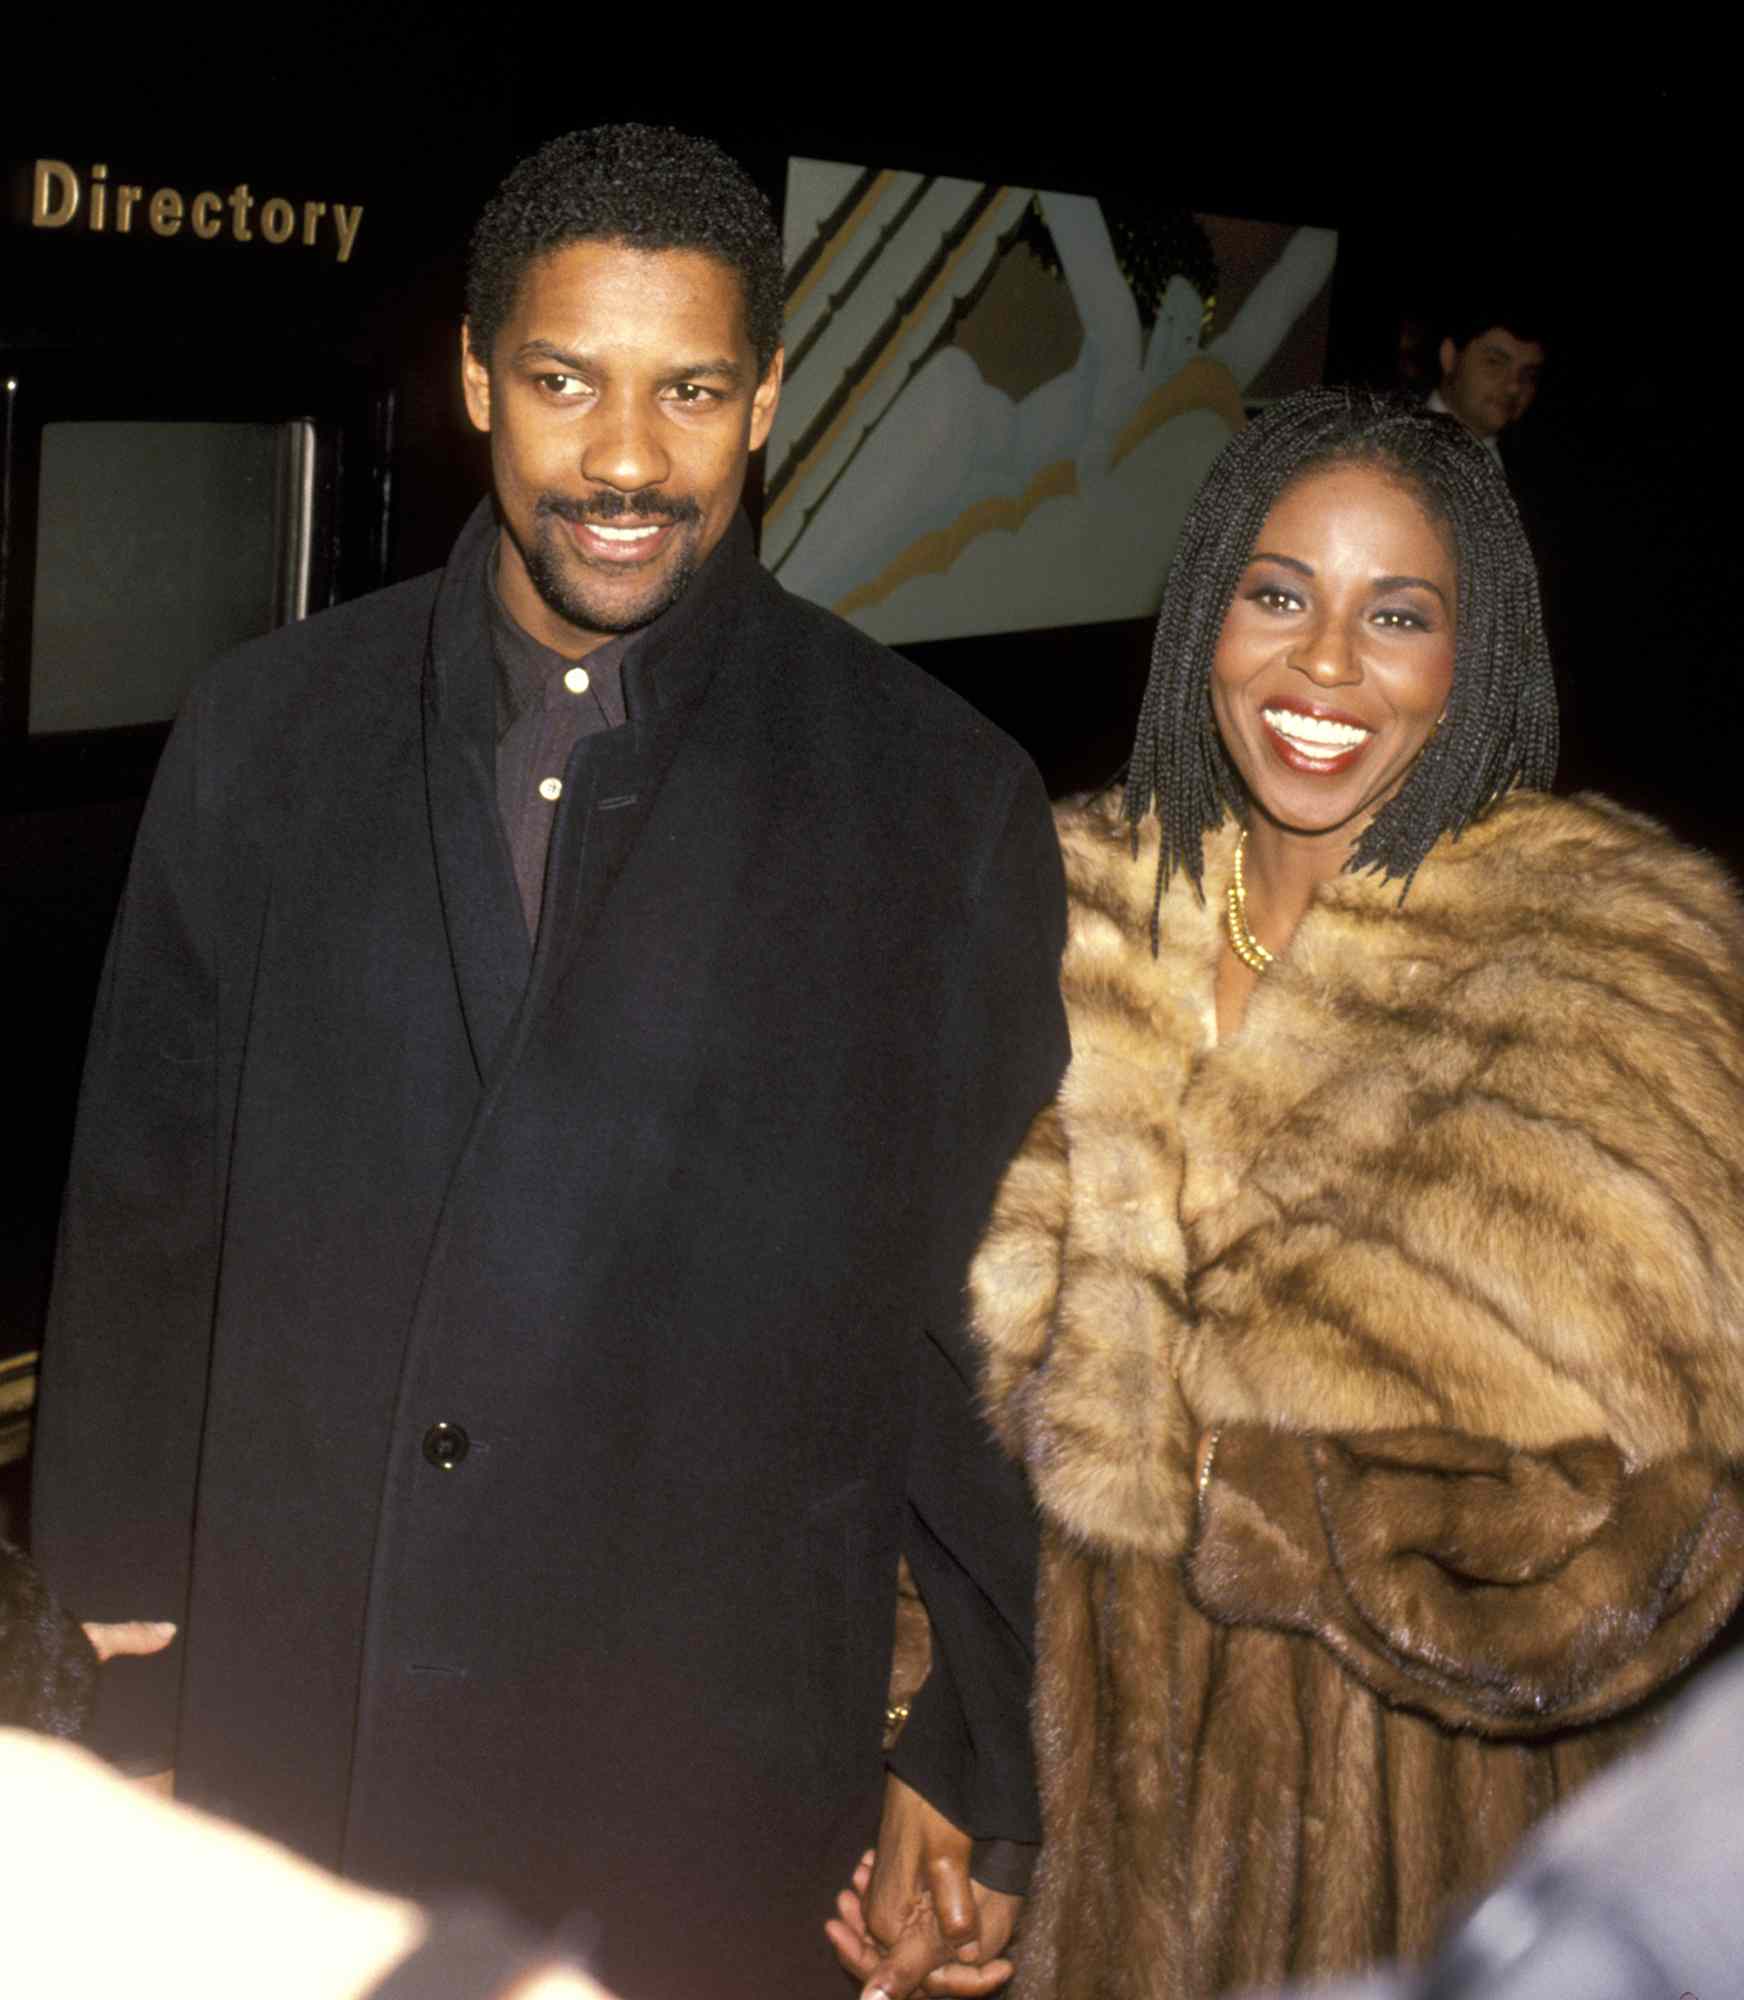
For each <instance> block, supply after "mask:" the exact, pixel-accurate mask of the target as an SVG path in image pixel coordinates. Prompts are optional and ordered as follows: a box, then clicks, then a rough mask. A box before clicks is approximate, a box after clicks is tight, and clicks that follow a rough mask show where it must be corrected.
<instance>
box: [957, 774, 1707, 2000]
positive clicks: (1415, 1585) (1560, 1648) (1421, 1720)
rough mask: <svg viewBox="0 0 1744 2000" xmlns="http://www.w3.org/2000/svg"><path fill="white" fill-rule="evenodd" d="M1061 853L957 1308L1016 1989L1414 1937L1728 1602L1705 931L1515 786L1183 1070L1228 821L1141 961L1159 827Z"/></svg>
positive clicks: (1700, 901) (1673, 878) (1334, 1953)
mask: <svg viewBox="0 0 1744 2000" xmlns="http://www.w3.org/2000/svg"><path fill="white" fill-rule="evenodd" d="M1061 837H1062V843H1063V846H1064V850H1065V855H1066V866H1067V875H1068V881H1069V885H1070V892H1071V929H1070V935H1069V942H1068V945H1067V952H1066V959H1065V967H1064V982H1065V990H1066V996H1067V1003H1068V1008H1069V1012H1070V1018H1071V1026H1072V1041H1073V1059H1072V1065H1071V1069H1070V1071H1069V1073H1068V1075H1067V1077H1066V1080H1065V1082H1064V1084H1063V1085H1062V1087H1061V1091H1060V1096H1059V1099H1058V1101H1057V1103H1056V1104H1055V1105H1054V1106H1053V1107H1051V1108H1050V1109H1049V1110H1048V1111H1047V1112H1045V1113H1044V1114H1043V1115H1042V1116H1041V1118H1039V1119H1038V1120H1037V1122H1036V1124H1035V1126H1034V1128H1033V1129H1032V1131H1031V1134H1030V1136H1029V1139H1028V1141H1027V1143H1026V1145H1025V1148H1024V1150H1023V1151H1022V1153H1021V1154H1020V1155H1019V1157H1018V1159H1017V1160H1016V1161H1015V1162H1014V1163H1013V1165H1012V1167H1011V1169H1010V1171H1009V1173H1008V1175H1007V1177H1006V1180H1005V1183H1004V1186H1003V1188H1002V1191H1001V1193H1000V1196H999V1200H998V1203H997V1205H996V1208H995V1211H994V1216H993V1220H992V1223H991V1225H990V1228H989V1231H988V1234H987V1237H986V1240H985V1242H984V1244H983V1247H982V1250H981V1253H980V1255H979V1257H978V1259H977V1262H976V1266H975V1271H974V1275H973V1280H972V1292H973V1300H974V1308H975V1315H976V1321H977V1326H978V1330H979V1335H980V1339H981V1341H982V1344H983V1351H984V1359H985V1367H986V1388H987V1396H988V1402H989V1407H990V1409H991V1412H992V1414H993V1418H994V1421H995V1422H996V1424H997V1426H998V1427H999V1430H1000V1432H1001V1434H1002V1436H1003V1437H1004V1439H1005V1441H1006V1442H1007V1444H1008V1446H1009V1447H1010V1449H1011V1450H1012V1451H1013V1452H1015V1453H1017V1454H1019V1455H1020V1456H1021V1457H1022V1458H1023V1460H1024V1461H1025V1463H1026V1464H1027V1465H1028V1467H1029V1469H1030V1472H1031V1476H1032V1478H1033V1481H1034V1484H1035V1489H1036V1492H1037V1495H1038V1497H1039V1499H1040V1502H1041V1505H1042V1509H1043V1514H1044V1522H1045V1548H1044V1581H1043V1597H1042V1620H1041V1677H1040V1687H1039V1694H1038V1736H1039V1745H1040V1755H1041V1762H1042V1772H1043V1786H1044V1797H1045V1804H1046V1814H1047V1823H1048V1829H1049V1837H1048V1846H1047V1848H1046V1850H1045V1852H1044V1858H1043V1863H1042V1869H1041V1873H1040V1876H1039V1878H1038V1882H1037V1887H1036V1894H1035V1897H1034V1898H1033V1901H1032V1908H1031V1912H1030V1916H1029V1919H1028V1923H1027V1926H1026V1941H1025V1949H1024V1952H1023V1956H1022V1967H1021V1972H1020V1980H1019V1990H1020V1992H1021V1993H1022V1994H1025V1995H1028V1996H1042V1995H1046V1996H1055V1995H1059V1996H1086V2000H1087V1997H1088V1996H1091V1995H1095V1996H1113V1995H1122V1996H1125V1995H1131V1996H1141V1995H1142V1996H1156V1997H1157V2000H1161V1996H1165V1995H1167V1996H1197V1995H1208V1994H1213V1993H1219V1992H1223V1991H1226V1990H1230V1989H1236V1988H1239V1987H1241V1986H1244V1985H1246V1984H1248V1983H1250V1982H1260V1981H1264V1982H1270V1981H1274V1980H1279V1979H1282V1978H1284V1977H1287V1976H1288V1977H1304V1976H1312V1975H1319V1974H1329V1973H1334V1972H1339V1971H1343V1970H1346V1969H1348V1968H1350V1967H1353V1966H1357V1965H1360V1964H1363V1963H1366V1962H1369V1961H1371V1960H1373V1959H1376V1958H1379V1957H1384V1956H1388V1955H1391V1954H1395V1953H1404V1954H1408V1955H1410V1954H1417V1953H1421V1952H1422V1951H1423V1950H1425V1948H1426V1947H1427V1946H1428V1945H1429V1943H1430V1942H1431V1941H1432V1939H1433V1936H1434V1932H1435V1929H1436V1927H1437V1926H1438V1924H1439V1923H1440V1922H1441V1920H1442V1919H1443V1918H1444V1917H1445V1916H1446V1915H1447V1913H1448V1908H1449V1904H1450V1902H1451V1901H1452V1900H1454V1899H1457V1898H1459V1897H1462V1896H1464V1895H1467V1894H1469V1893H1471V1892H1473V1891H1474V1890H1476V1889H1477V1888H1478V1887H1479V1886H1481V1884H1482V1883H1483V1881H1484V1880H1485V1878H1486V1877H1487V1876H1488V1875H1489V1874H1490V1873H1491V1872H1493V1870H1494V1869H1495V1867H1496V1866H1497V1865H1498V1864H1499V1863H1500V1861H1501V1860H1502V1859H1503V1858H1504V1856H1505V1854H1506V1852H1507V1850H1508V1848H1509V1847H1510V1846H1511V1845H1512V1843H1513V1842H1514V1841H1515V1839H1517V1837H1518V1836H1519V1835H1520V1834H1521V1833H1522V1832H1523V1831H1524V1830H1525V1828H1526V1827H1527V1826H1528V1825H1529V1824H1530V1823H1531V1822H1532V1820H1533V1819H1534V1818H1536V1817H1537V1816H1538V1815H1539V1814H1540V1813H1542V1812H1544V1811H1545V1810H1547V1809H1548V1808H1549V1807H1550V1806H1552V1805H1553V1804H1555V1803H1556V1801H1557V1799H1558V1798H1559V1797H1560V1796H1561V1795H1562V1793H1563V1792H1564V1791H1565V1790H1566V1789H1567V1788H1568V1787H1569V1786H1570V1785H1572V1784H1574V1783H1577V1782H1578V1781H1579V1780H1580V1779H1581V1778H1583V1777H1584V1776H1585V1775H1587V1773H1588V1772H1589V1771H1590V1770H1591V1769H1592V1768H1594V1767H1595V1766H1596V1764H1597V1763H1598V1762H1599V1761H1601V1760H1602V1759H1603V1758H1604V1757H1606V1756H1608V1755H1610V1754H1613V1752H1614V1751H1615V1749H1616V1748H1617V1747H1619V1746H1620V1743H1621V1741H1622V1740H1623V1738H1624V1736H1625V1733H1626V1731H1627V1729H1628V1727H1629V1725H1628V1724H1627V1723H1622V1724H1619V1723H1616V1722H1613V1721H1612V1720H1611V1718H1613V1717H1616V1716H1618V1715H1619V1714H1620V1713H1621V1712H1622V1711H1624V1710H1627V1709H1629V1708H1630V1707H1631V1706H1633V1705H1635V1704H1638V1703H1639V1702H1640V1701H1641V1700H1642V1698H1643V1697H1644V1696H1646V1695H1647V1694H1649V1693H1650V1692H1651V1691H1653V1690H1654V1689H1656V1688H1658V1687H1660V1686H1662V1685H1663V1684H1664V1683H1665V1682H1666V1681H1667V1680H1668V1679H1670V1678H1671V1677H1672V1676H1674V1675H1676V1674H1677V1673H1679V1672H1680V1671H1681V1670H1682V1669H1683V1668H1684V1667H1685V1666H1686V1665H1687V1664H1688V1663H1689V1662H1690V1661H1691V1660H1692V1659H1693V1658H1694V1657H1695V1656H1696V1655H1697V1654H1698V1653H1699V1652H1700V1651H1701V1650H1702V1648H1703V1647H1704V1646H1705V1645H1706V1643H1707V1642H1708V1640H1709V1639H1710V1638H1711V1637H1712V1636H1713V1634H1714V1632H1715V1631H1716V1629H1717V1628H1718V1626H1719V1625H1720V1623H1721V1622H1722V1621H1723V1620H1724V1618H1725V1617H1726V1615H1727V1614H1728V1612H1729V1611H1730V1609H1731V1607H1732V1605H1733V1604H1734V1602H1735V1601H1736V1599H1737V1597H1738V1595H1739V1591H1740V1587H1741V1585H1744V1485H1741V1483H1740V1480H1739V1478H1738V1476H1737V1470H1736V1469H1737V1467H1738V1466H1739V1463H1740V1461H1744V1227H1741V1225H1744V913H1741V912H1740V909H1739V907H1738V904H1737V902H1736V901H1735V899H1734V897H1733V895H1732V893H1731V890H1730V888H1729V886H1728V885H1727V883H1726V882H1725V880H1724V878H1723V877H1722V876H1721V875H1720V873H1719V871H1718V870H1716V869H1715V868H1713V867H1712V866H1711V865H1710V864H1709V863H1707V862H1706V861H1704V860H1703V859H1702V858H1701V857H1699V856H1696V855H1693V854H1690V853H1688V852H1686V851H1685V850H1683V849H1680V848H1679V847H1677V846H1676V845H1675V844H1674V843H1673V842H1671V841H1670V840H1669V839H1668V838H1667V837H1666V836H1664V835H1663V834H1662V833H1660V832H1659V831H1658V830H1657V829H1656V828H1654V827H1652V826H1650V825H1648V824H1647V823H1645V822H1644V821H1641V820H1638V819H1636V818H1634V817H1632V816H1630V815H1628V814H1625V813H1623V812H1621V811H1619V810H1617V809H1616V808H1613V807H1610V806H1607V805H1605V804H1603V803H1602V802H1598V801H1581V802H1567V801H1559V800H1553V799H1550V798H1547V797H1543V796H1538V795H1516V796H1515V797H1514V798H1512V799H1510V800H1509V801H1507V802H1506V803H1505V804H1504V805H1502V806H1501V807H1500V808H1499V809H1498V810H1497V811H1495V812H1494V813H1493V814H1492V815H1491V816H1490V817H1489V818H1488V819H1487V820H1485V821H1484V822H1483V823H1482V824H1480V825H1479V826H1477V827H1474V828H1472V829H1470V830H1469V831H1468V832H1467V833H1466V834H1465V836H1464V837H1463V838H1462V839H1460V840H1459V841H1457V842H1453V841H1446V840H1444V841H1443V842H1441V843H1440V844H1439V845H1438V847H1437V848H1436V850H1435V851H1434V853H1433V854H1432V855H1431V856H1430V858H1429V860H1428V861H1427V862H1426V864H1425V865H1424V867H1423V869H1422V870H1421V872H1420V873H1419V875H1418V877H1417V879H1416V882H1415V884H1414V886H1413V887H1412V889H1411V892H1410V895H1409V898H1408V899H1407V900H1406V902H1405V904H1404V906H1403V907H1402V908H1401V907H1400V904H1399V889H1398V884H1397V883H1394V884H1391V885H1383V884H1382V883H1380V882H1379V881H1377V880H1376V879H1374V878H1373V877H1356V876H1348V875H1347V876H1341V877H1339V878H1338V879H1337V880H1336V881H1335V882H1333V883H1331V884H1330V885H1328V886H1327V887H1326V888H1325V889H1323V890H1322V891H1321V892H1320V893H1319V895H1318V896H1317V898H1316V900H1315V903H1314V905H1313V906H1312V908H1311V909H1310V911H1309V913H1308V915H1307V916H1306V917H1305V918H1304V920H1303V922H1302V924H1301V926H1300V928H1299V929H1298V931H1297V933H1296V936H1295V938H1294V939H1293V940H1292V942H1291V945H1290V947H1289V949H1288V951H1287V952H1286V953H1285V954H1284V956H1283V957H1282V959H1281V960H1280V962H1279V963H1278V964H1277V965H1276V966H1275V967H1274V968H1273V969H1272V970H1271V971H1270V972H1268V973H1267V975H1266V977H1265V978H1264V979H1263V980H1262V982H1261V983H1260V986H1259V988H1258V990H1257V991H1256V993H1255V995H1254V997H1253V1000H1252V1002H1251V1004H1250V1006H1249V1009H1248V1013H1247V1017H1246V1020H1245V1021H1244V1023H1243V1025H1242V1027H1241V1029H1240V1030H1239V1032H1238V1033H1237V1034H1235V1035H1234V1036H1233V1037H1231V1038H1230V1039H1229V1040H1228V1041H1227V1042H1226V1043H1224V1044H1222V1045H1221V1046H1220V1045H1218V1043H1217V1038H1216V1027H1215V1019H1214V1014H1213V1009H1212V979H1213V970H1214V967H1215V963H1216V957H1217V953H1218V951H1219V949H1220V937H1221V933H1220V930H1219V918H1220V914H1221V909H1222V898H1223V892H1224V889H1225V886H1226V884H1227V882H1228V879H1229V872H1230V867H1231V862H1232V855H1233V845H1234V832H1233V829H1232V828H1230V827H1225V828H1224V829H1222V830H1220V831H1219V832H1218V833H1216V834H1214V835H1213V836H1211V837H1210V839H1209V840H1208V841H1207V846H1206V880H1205V888H1206V899H1205V901H1204V903H1200V902H1199V901H1198V900H1197V899H1196V898H1195V896H1194V894H1193V892H1192V890H1191V888H1190V886H1189V885H1188V884H1186V883H1185V882H1184V881H1182V880H1179V879H1178V880H1177V881H1176V882H1175V883H1174V884H1173V885H1172V886H1171V889H1170V892H1169V894H1168V895H1167V897H1166V898H1165V901H1164V904H1163V910H1162V947H1161V952H1160V955H1158V956H1157V957H1155V958H1153V956H1152V954H1151V949H1150V911H1151V897H1152V888H1153V882H1154V870H1155V860H1156V829H1155V826H1154V823H1152V824H1150V825H1149V826H1147V829H1146V831H1145V836H1144V839H1143V841H1142V844H1141V847H1140V852H1139V854H1138V857H1137V858H1136V860H1135V859H1134V857H1133V855H1132V852H1131V846H1130V838H1129V835H1128V834H1127V831H1126V829H1125V828H1124V827H1123V826H1122V825H1120V824H1119V823H1118V822H1117V820H1116V819H1115V818H1114V816H1113V813H1112V810H1111V809H1109V808H1106V807H1101V808H1097V807H1092V808H1078V809H1070V810H1068V811H1066V812H1065V813H1063V814H1062V816H1061ZM1211 1431H1216V1432H1217V1433H1218V1436H1217V1441H1216V1444H1215V1448H1214V1451H1213V1454H1212V1459H1211V1465H1210V1473H1209V1477H1208V1479H1206V1480H1205V1482H1204V1488H1203V1492H1201V1491H1200V1490H1198V1488H1199V1477H1198V1476H1199V1471H1200V1467H1201V1464H1202V1456H1201V1454H1202V1450H1203V1446H1204V1444H1205V1441H1206V1439H1207V1436H1208V1433H1209V1432H1211Z"/></svg>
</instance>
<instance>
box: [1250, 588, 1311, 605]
mask: <svg viewBox="0 0 1744 2000" xmlns="http://www.w3.org/2000/svg"><path fill="white" fill-rule="evenodd" d="M1253 601H1254V602H1255V603H1256V604H1257V605H1259V606H1261V607H1262V609H1264V610H1266V611H1298V610H1300V609H1301V605H1302V600H1301V598H1299V597H1298V596H1297V595H1296V593H1295V592H1294V591H1293V590H1282V589H1280V588H1279V587H1278V585H1276V584H1275V583H1267V584H1262V585H1261V586H1260V588H1259V589H1258V590H1256V591H1255V592H1254V593H1253Z"/></svg>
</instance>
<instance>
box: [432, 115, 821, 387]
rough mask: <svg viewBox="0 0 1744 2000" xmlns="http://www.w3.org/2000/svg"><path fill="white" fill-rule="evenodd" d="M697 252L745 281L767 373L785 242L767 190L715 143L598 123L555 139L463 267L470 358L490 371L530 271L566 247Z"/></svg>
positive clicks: (775, 338) (761, 367)
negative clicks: (498, 341) (594, 245)
mask: <svg viewBox="0 0 1744 2000" xmlns="http://www.w3.org/2000/svg"><path fill="white" fill-rule="evenodd" d="M587 242H595V243H623V244H628V245H629V246H630V247H631V248H632V249H636V250H700V251H702V252H704V253H705V254H706V255H708V256H710V257H716V258H719V260H720V261H721V262H722V263H723V264H725V265H727V266H728V267H729V269H731V270H733V271H734V272H736V273H737V274H738V279H739V285H740V288H741V290H742V291H743V293H744V298H745V327H746V332H747V333H748V334H749V336H750V341H751V345H752V347H753V348H754V349H755V350H756V355H757V373H758V375H759V376H762V375H765V374H767V373H768V371H769V364H770V362H771V361H772V360H773V359H774V358H775V350H776V349H777V348H778V347H779V346H780V345H781V311H782V268H781V234H780V231H779V230H778V229H777V228H776V226H775V216H774V214H773V212H772V211H771V209H770V206H769V203H768V201H767V199H766V198H765V197H764V194H763V191H762V190H761V189H760V188H759V187H758V186H757V184H756V182H755V181H753V180H752V179H751V177H750V175H749V174H747V173H746V172H745V170H744V168H743V167H741V166H740V165H739V163H738V162H737V161H736V160H735V159H733V158H732V157H731V156H730V155H729V154H727V153H724V152H722V150H721V149H720V147H719V146H717V145H716V144H715V143H714V142H713V141H712V140H710V139H698V138H693V137H692V136H691V135H690V134H689V133H685V132H674V131H672V130H671V129H670V128H668V127H666V126H664V125H596V126H594V127H593V128H592V129H591V130H590V131H586V132H566V133H565V134H564V135H563V136H562V137H561V138H560V139H550V140H547V141H546V143H545V144H544V145H543V146H541V147H540V148H539V150H538V152H536V153H532V154H529V156H528V157H527V158H526V159H524V160H522V161H521V163H520V164H519V165H518V166H516V167H515V168H513V169H512V170H511V171H510V173H509V175H508V177H507V179H506V180H505V181H504V182H503V184H502V186H501V187H499V188H498V189H497V191H496V193H495V194H494V195H493V196H492V197H491V199H490V200H489V201H488V202H487V203H486V204H485V207H484V212H483V214H482V215H480V217H479V219H478V225H477V227H476V228H475V229H474V230H473V232H472V245H471V248H470V250H469V251H468V254H467V261H466V316H467V321H468V328H469V337H470V339H471V342H472V351H473V353H474V354H476V355H477V356H478V358H479V359H480V360H481V361H482V362H484V363H485V365H486V366H487V367H488V366H489V365H490V358H491V351H492V349H493V348H494V347H495V345H496V338H497V335H498V334H499V333H500V332H501V331H502V328H503V323H504V321H506V320H507V319H508V317H509V315H510V313H511V312H513V311H514V306H515V299H516V297H517V295H518V294H519V292H520V289H521V282H522V280H523V279H524V278H525V277H526V275H527V271H528V268H529V267H530V266H531V265H533V264H535V263H536V262H537V261H538V260H539V259H540V258H541V257H546V256H549V255H550V254H551V253H552V252H553V251H554V250H561V249H564V248H565V247H567V246H568V245H569V244H571V243H587Z"/></svg>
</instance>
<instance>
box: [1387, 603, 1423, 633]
mask: <svg viewBox="0 0 1744 2000" xmlns="http://www.w3.org/2000/svg"><path fill="white" fill-rule="evenodd" d="M1375 623H1376V624H1377V625H1387V626H1390V627H1391V628H1392V629H1393V630H1394V631H1395V632H1426V631H1428V629H1429V621H1428V619H1427V618H1425V617H1423V616H1422V615H1421V613H1419V612H1416V611H1406V610H1403V609H1401V608H1400V607H1399V606H1398V605H1396V604H1395V605H1389V606H1388V607H1387V609H1386V610H1385V611H1377V612H1376V613H1375Z"/></svg>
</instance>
